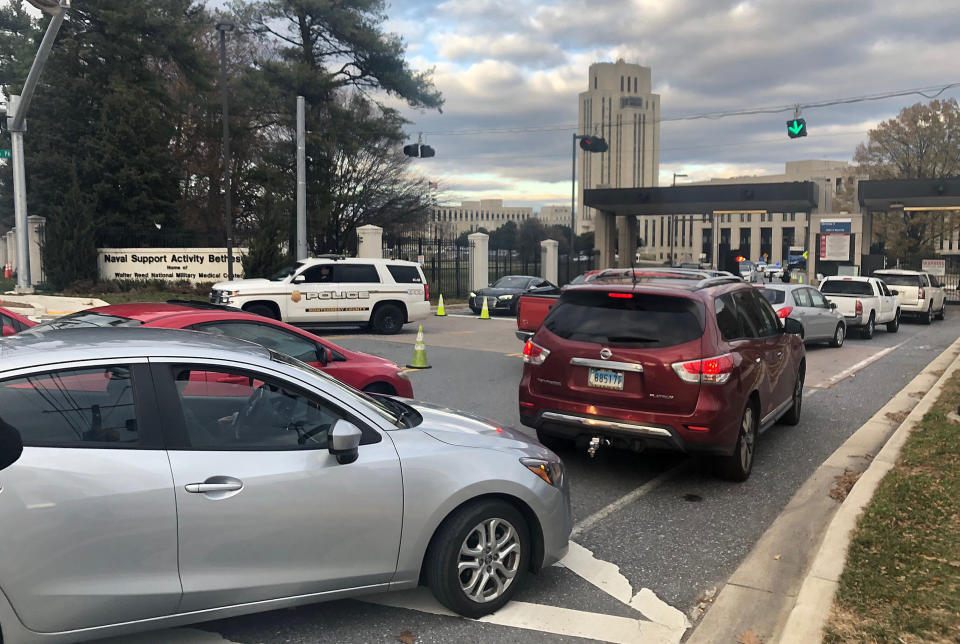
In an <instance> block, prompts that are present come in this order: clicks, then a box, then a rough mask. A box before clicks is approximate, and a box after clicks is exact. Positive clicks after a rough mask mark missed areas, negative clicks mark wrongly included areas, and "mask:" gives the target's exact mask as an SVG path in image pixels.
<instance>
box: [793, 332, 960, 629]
mask: <svg viewBox="0 0 960 644" xmlns="http://www.w3.org/2000/svg"><path fill="white" fill-rule="evenodd" d="M958 347H960V340H957V341H956V342H954V343H953V344H952V345H950V347H949V348H948V349H947V351H946V352H944V353H949V354H952V355H951V356H950V357H952V358H953V359H952V363H951V364H950V366H949V367H947V368H946V370H945V371H943V372H942V373H943V375H941V376H940V378H939V379H938V380H937V382H936V384H934V385H933V387H931V388H930V389H929V391H927V393H926V395H925V396H924V397H923V399H921V400H920V402H919V403H918V404H917V406H916V407H914V408H913V411H911V412H910V414H909V415H908V416H907V417H906V419H904V421H903V423H902V424H901V425H900V427H899V429H897V431H896V432H894V434H893V436H891V437H890V439H889V440H888V441H887V443H886V445H884V447H883V449H882V450H880V453H879V454H877V456H876V458H874V459H873V462H871V463H870V467H868V468H867V471H866V472H864V473H863V475H862V476H861V477H860V478H859V480H857V482H856V484H855V485H854V486H853V489H852V490H851V491H850V493H849V494H848V495H847V498H846V499H844V501H843V504H842V505H841V506H840V509H839V510H838V511H837V513H836V514H835V515H834V517H833V520H831V521H830V527H829V528H827V533H826V535H825V536H824V539H823V544H822V545H821V546H820V550H819V552H818V553H817V556H816V558H815V559H814V561H813V565H812V566H811V567H810V571H809V572H808V573H807V576H806V578H805V579H804V581H803V586H802V587H801V588H800V594H799V595H798V596H797V601H796V604H795V605H794V607H793V610H792V611H791V612H790V617H789V618H788V619H787V623H786V625H785V626H784V629H783V633H782V635H781V637H780V640H779V641H780V642H781V644H793V643H796V644H801V643H802V644H810V643H817V642H821V641H822V640H823V628H824V626H825V625H826V622H827V619H828V617H829V615H830V608H831V607H832V606H833V598H834V595H835V594H836V591H837V588H838V586H839V582H840V575H841V574H842V573H843V569H844V567H845V566H846V562H847V551H848V549H849V546H850V541H851V539H852V538H853V531H854V530H855V529H856V527H857V522H858V521H859V519H860V515H861V514H862V513H863V510H864V508H866V507H867V505H869V503H870V501H871V500H872V499H873V495H874V493H875V492H876V491H877V487H878V486H879V485H880V481H882V480H883V477H884V476H886V475H887V473H888V472H889V471H890V470H892V469H893V467H894V466H895V465H896V464H897V460H898V459H899V458H900V451H901V450H902V449H903V446H904V444H905V443H906V442H907V439H908V438H909V437H910V434H911V433H912V432H913V430H914V428H915V427H916V426H917V425H918V424H920V422H921V421H922V420H923V417H924V416H925V415H926V414H927V412H929V411H930V409H931V408H932V407H933V405H934V404H935V403H936V402H937V399H938V398H939V397H940V392H941V391H943V388H944V386H945V385H946V383H947V381H948V380H949V379H950V377H951V376H953V374H954V373H956V372H957V371H958V370H960V356H957V353H958V351H960V349H958ZM941 358H943V354H941V355H940V356H939V357H938V358H937V360H935V361H934V362H938V361H940V359H941ZM933 364H934V363H931V365H930V366H932V365H933ZM928 369H929V366H928ZM925 371H926V370H925Z"/></svg>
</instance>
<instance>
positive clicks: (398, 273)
mask: <svg viewBox="0 0 960 644" xmlns="http://www.w3.org/2000/svg"><path fill="white" fill-rule="evenodd" d="M387 270H388V271H390V274H391V275H393V281H394V282H396V283H397V284H423V278H422V277H420V269H419V268H417V267H416V266H393V265H391V264H388V265H387Z"/></svg>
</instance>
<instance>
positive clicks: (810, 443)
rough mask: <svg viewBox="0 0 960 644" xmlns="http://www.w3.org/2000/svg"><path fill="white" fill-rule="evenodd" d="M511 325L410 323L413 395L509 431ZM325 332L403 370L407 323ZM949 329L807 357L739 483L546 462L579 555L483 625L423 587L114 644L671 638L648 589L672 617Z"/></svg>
mask: <svg viewBox="0 0 960 644" xmlns="http://www.w3.org/2000/svg"><path fill="white" fill-rule="evenodd" d="M950 314H952V315H950ZM514 329H515V325H514V322H513V320H509V319H494V320H491V321H480V320H478V319H476V318H474V317H472V316H467V315H452V316H448V317H447V318H431V319H429V320H427V321H425V323H424V330H425V333H426V342H427V346H428V357H429V361H430V363H431V365H432V366H433V368H432V369H429V370H423V371H416V372H412V374H411V378H412V380H413V384H414V392H415V394H416V396H417V398H421V399H423V400H426V401H429V402H435V403H441V404H444V405H447V406H450V407H455V408H460V409H463V410H465V411H469V412H472V413H475V414H479V415H482V416H485V417H488V418H490V419H492V420H495V421H497V422H499V423H502V424H507V425H513V426H515V427H520V423H519V415H518V412H517V404H516V399H517V383H518V381H519V378H520V373H521V369H522V361H521V359H520V355H519V351H520V349H521V344H520V342H519V341H517V340H516V339H515V338H514V336H513V331H514ZM326 335H327V337H330V338H331V339H333V340H334V342H337V343H339V344H341V345H343V346H344V347H347V348H349V349H354V350H360V351H367V352H370V353H375V354H378V355H382V356H384V357H387V358H390V359H392V360H395V361H396V362H398V363H400V364H406V363H407V362H409V361H410V358H411V357H412V352H413V347H412V345H413V342H414V338H415V335H416V327H415V326H407V327H405V329H404V332H403V333H401V334H399V335H397V336H391V337H379V336H369V335H364V334H361V333H359V332H350V331H345V332H336V333H327V334H326ZM958 335H960V311H957V312H954V310H951V311H949V312H948V319H947V321H945V322H935V323H934V324H933V325H931V326H923V325H919V324H911V323H909V322H908V323H905V324H903V325H902V326H901V328H900V332H899V333H896V334H889V333H887V332H886V331H883V330H878V331H877V333H876V335H875V336H874V338H873V339H872V340H860V339H857V338H849V339H848V340H847V343H846V345H845V346H844V347H843V348H842V349H831V348H828V347H826V346H823V347H817V346H811V347H808V358H807V360H808V370H807V387H806V389H805V392H804V396H805V398H804V408H803V415H802V419H801V422H800V424H799V425H798V426H796V427H786V426H781V425H775V426H774V427H772V428H771V429H770V430H768V431H767V432H766V433H764V434H763V436H762V437H761V438H760V440H759V442H758V447H757V452H756V460H755V464H754V469H753V474H752V476H751V477H750V479H749V480H748V481H747V482H745V483H740V484H734V483H727V482H724V481H720V480H718V479H717V478H715V477H714V476H713V475H712V474H711V472H710V469H709V467H708V466H706V464H704V463H701V462H699V461H697V460H696V459H688V458H684V457H680V456H675V455H665V454H654V453H650V454H642V455H637V454H632V453H627V452H619V451H615V450H610V449H607V450H601V451H600V453H599V454H598V455H597V457H596V458H593V459H590V458H589V457H588V456H587V455H586V454H585V453H581V452H578V451H569V452H565V453H562V454H561V456H562V457H563V459H564V462H565V464H566V466H567V470H568V472H569V477H570V481H571V492H572V497H573V512H574V517H575V521H576V522H577V528H575V534H574V537H573V539H572V540H573V541H574V542H575V543H576V544H579V546H582V547H583V548H586V549H587V550H582V549H580V548H577V549H576V550H577V552H578V553H581V554H583V553H585V554H583V558H581V560H580V561H576V562H574V561H571V563H570V564H569V565H568V566H567V567H562V566H561V567H554V568H551V569H549V570H547V571H545V572H544V573H543V574H541V575H539V576H538V577H535V578H534V579H533V580H532V582H531V583H529V584H528V585H527V587H526V588H524V589H523V591H522V592H521V593H520V594H519V596H518V600H519V603H517V602H515V603H516V604H517V605H516V607H515V608H514V609H513V610H512V611H509V612H508V611H507V610H506V609H505V610H504V611H501V612H500V613H498V614H497V615H496V616H494V618H493V619H492V620H491V621H489V622H475V621H471V620H464V619H461V618H457V617H452V616H449V615H447V614H444V613H445V611H443V609H442V608H440V607H439V605H438V604H436V602H434V601H433V600H432V598H431V597H430V596H429V593H427V592H419V591H418V592H410V593H400V594H395V595H393V596H383V597H377V598H373V600H372V601H360V600H344V601H337V602H331V603H327V604H319V605H315V606H310V607H305V608H300V609H295V610H283V611H275V612H271V613H264V614H260V615H252V616H247V617H242V618H235V619H229V620H222V621H217V622H208V623H205V624H201V625H198V626H196V627H194V628H192V629H175V630H172V631H161V632H155V633H151V634H147V635H145V636H144V638H140V639H136V638H125V639H124V640H123V641H124V642H125V643H128V642H133V641H137V642H140V641H142V642H148V641H149V642H156V641H171V642H172V641H178V642H184V643H187V642H190V643H198V644H199V643H203V642H210V643H211V644H213V643H214V642H223V641H225V640H226V641H230V642H237V643H241V644H248V643H249V644H253V643H261V642H262V643H271V644H272V643H279V642H285V643H286V642H395V641H397V638H398V636H400V635H401V634H402V633H404V632H405V631H409V632H410V633H411V634H412V635H414V636H416V638H417V640H416V641H417V642H450V641H480V640H484V639H486V640H492V641H509V640H514V639H522V640H524V641H530V642H572V641H591V640H603V641H614V642H620V641H622V642H628V641H641V640H642V641H652V642H659V641H662V642H671V641H673V642H675V641H678V640H679V638H680V635H682V633H683V629H682V628H680V629H672V630H670V629H666V630H665V629H664V627H663V626H661V625H662V624H664V623H665V622H669V620H670V619H673V618H675V617H676V616H677V615H679V613H677V612H676V611H674V612H673V613H671V609H670V608H669V607H668V606H666V605H665V604H662V603H658V601H657V600H656V599H655V598H653V599H651V597H652V595H650V594H649V591H652V592H653V594H655V595H656V597H658V598H660V599H661V600H663V602H666V604H669V606H672V607H674V608H676V609H679V610H680V611H682V612H683V613H687V612H688V611H689V609H691V608H692V607H693V606H694V605H695V604H696V602H697V600H698V598H699V597H701V596H702V595H703V593H704V592H705V591H707V590H708V589H710V588H712V587H717V586H719V585H720V584H721V583H722V582H723V581H724V580H725V579H726V578H727V577H728V576H729V575H730V574H731V573H732V572H733V571H734V570H735V569H736V567H737V566H738V565H739V563H740V562H741V561H742V560H743V558H744V557H745V556H746V554H747V553H748V552H749V551H750V549H751V548H752V547H753V545H754V544H755V543H756V541H757V540H758V539H759V537H760V536H761V535H762V534H763V532H764V531H765V530H766V528H767V527H768V526H769V525H770V523H771V522H772V521H773V520H774V518H775V517H776V516H777V514H778V513H779V512H780V510H781V509H782V508H783V507H784V506H785V505H786V503H787V501H788V500H789V499H790V497H791V496H792V495H793V493H794V492H795V491H796V490H797V488H798V487H800V485H801V484H802V483H803V482H804V481H805V480H806V479H807V478H808V477H809V476H810V475H811V474H812V473H813V471H814V470H815V469H816V468H817V467H818V466H819V465H820V464H821V463H822V462H823V461H824V460H825V459H826V458H827V457H828V456H829V455H830V454H831V453H832V452H833V451H834V450H835V449H836V448H837V447H838V446H839V445H840V444H841V443H843V441H844V440H845V439H846V438H847V437H849V436H850V435H851V434H852V433H853V432H854V431H855V430H856V429H857V428H858V427H859V426H860V425H861V424H863V422H865V421H866V420H867V419H868V418H869V417H870V416H871V415H872V414H873V413H875V412H876V410H877V409H879V408H880V407H882V406H883V405H884V404H885V403H886V402H887V401H888V400H889V399H890V398H891V397H892V396H893V395H894V394H895V393H896V392H898V391H900V390H901V389H902V388H903V387H904V385H905V384H906V383H907V382H908V381H909V380H911V379H912V378H913V377H914V376H915V375H916V374H917V373H918V372H919V371H920V370H921V369H922V368H923V367H924V366H926V364H927V363H928V362H930V360H932V359H933V358H934V357H936V356H937V355H938V354H939V353H940V352H942V351H943V350H944V349H946V348H947V346H949V344H950V343H951V342H953V341H954V340H955V339H956V338H957V337H958ZM522 429H524V430H525V431H528V433H532V430H527V429H526V428H522ZM587 551H589V552H587ZM591 552H592V554H593V558H591V557H590V553H591ZM604 562H608V563H604ZM617 568H619V572H618V571H617ZM624 589H625V590H624ZM641 589H649V590H644V591H643V592H641ZM624 593H626V595H624ZM638 593H639V599H638V597H637V596H635V595H637V594H638ZM631 597H633V599H634V601H632V602H631V601H630V599H631ZM385 604H392V605H390V606H388V605H385ZM398 606H402V607H398ZM664 611H665V612H664ZM664 615H666V617H664ZM652 622H658V623H657V624H654V623H652ZM668 631H669V632H668Z"/></svg>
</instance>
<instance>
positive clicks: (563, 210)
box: [537, 206, 570, 228]
mask: <svg viewBox="0 0 960 644" xmlns="http://www.w3.org/2000/svg"><path fill="white" fill-rule="evenodd" d="M537 219H539V220H540V222H541V223H542V224H543V225H544V226H567V227H568V228H569V227H570V206H544V207H542V208H541V209H540V212H538V213H537Z"/></svg>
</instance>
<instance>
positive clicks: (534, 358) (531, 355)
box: [523, 340, 550, 367]
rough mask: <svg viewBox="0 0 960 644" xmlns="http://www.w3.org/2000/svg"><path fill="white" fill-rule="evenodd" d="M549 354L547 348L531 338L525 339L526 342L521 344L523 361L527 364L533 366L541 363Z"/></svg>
mask: <svg viewBox="0 0 960 644" xmlns="http://www.w3.org/2000/svg"><path fill="white" fill-rule="evenodd" d="M549 355H550V350H549V349H544V348H543V347H541V346H540V345H539V344H535V343H534V342H533V341H532V340H527V342H526V344H524V345H523V361H524V362H526V363H527V364H532V365H533V366H535V367H536V366H539V365H542V364H543V361H544V360H546V359H547V356H549Z"/></svg>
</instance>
